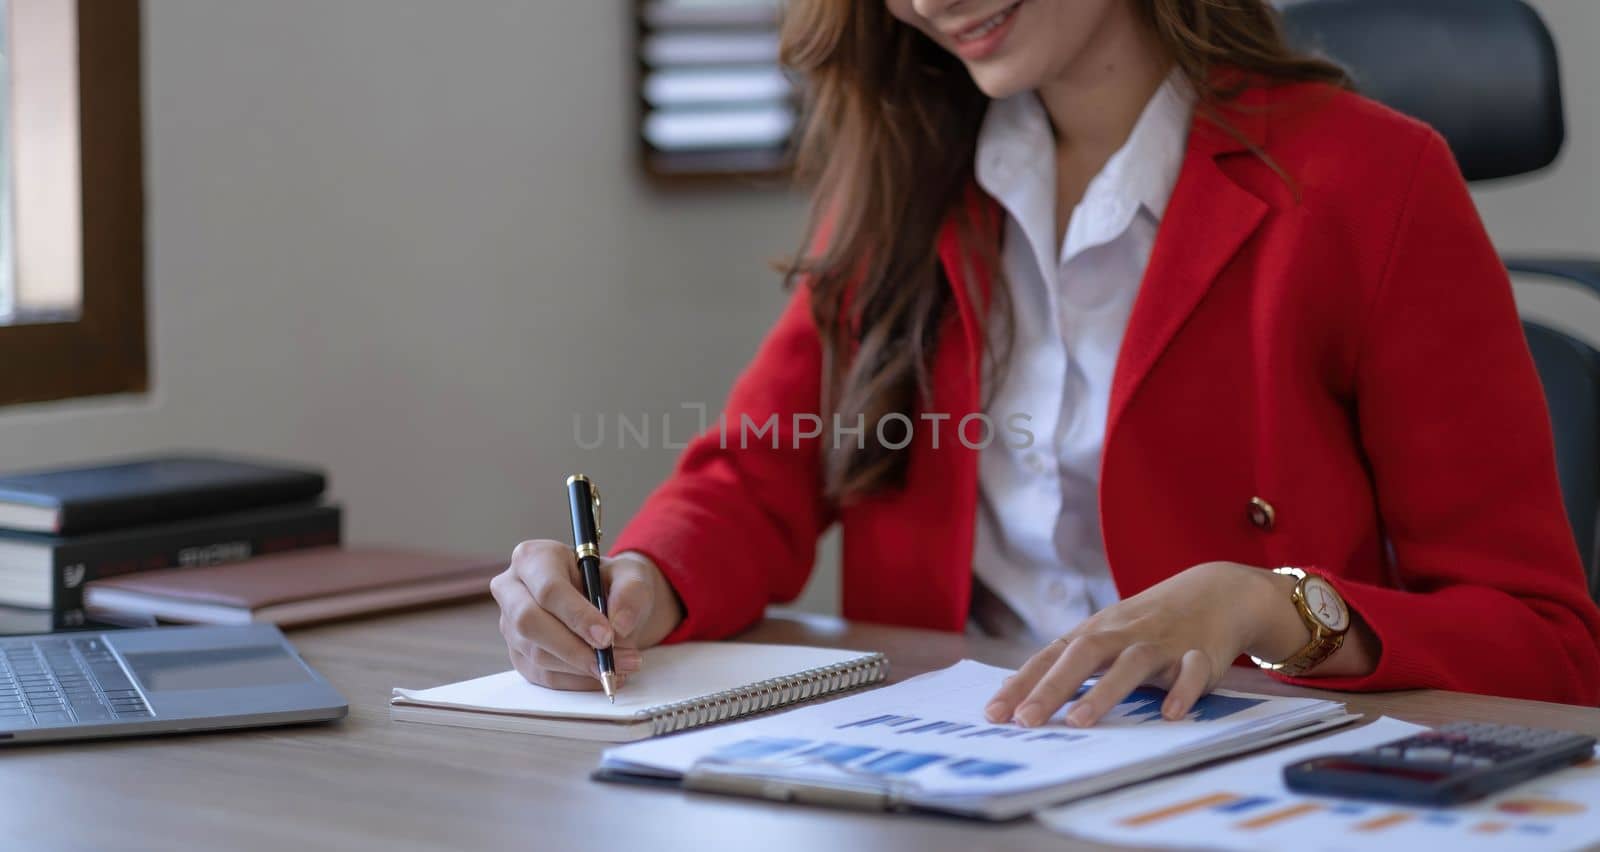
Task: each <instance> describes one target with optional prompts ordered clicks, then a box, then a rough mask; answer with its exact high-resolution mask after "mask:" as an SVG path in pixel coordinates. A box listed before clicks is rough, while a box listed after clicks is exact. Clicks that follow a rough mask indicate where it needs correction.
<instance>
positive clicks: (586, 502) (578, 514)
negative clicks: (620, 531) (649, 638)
mask: <svg viewBox="0 0 1600 852" xmlns="http://www.w3.org/2000/svg"><path fill="white" fill-rule="evenodd" d="M567 505H568V506H569V507H570V508H571V509H572V546H573V547H574V548H576V549H577V551H578V571H579V573H581V574H583V593H584V594H585V595H587V596H588V597H589V603H592V604H594V607H595V609H598V610H600V614H601V615H604V616H606V617H607V618H610V614H609V613H607V612H606V588H605V585H604V584H603V583H601V582H600V533H601V529H600V489H599V488H597V487H595V484H594V483H593V482H591V481H589V477H587V476H584V475H583V474H581V473H574V474H573V475H571V476H569V477H567ZM594 659H595V662H596V663H598V664H599V665H600V686H601V687H602V688H604V689H605V691H606V697H607V698H609V699H611V703H612V704H615V703H617V666H616V663H615V661H613V659H612V657H611V649H610V648H596V649H595V651H594Z"/></svg>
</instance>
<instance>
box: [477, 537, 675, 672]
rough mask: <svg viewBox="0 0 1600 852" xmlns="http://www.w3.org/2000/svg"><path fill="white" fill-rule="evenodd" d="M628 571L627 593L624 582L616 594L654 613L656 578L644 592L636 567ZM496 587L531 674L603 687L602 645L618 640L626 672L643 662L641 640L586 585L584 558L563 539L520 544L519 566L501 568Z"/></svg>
mask: <svg viewBox="0 0 1600 852" xmlns="http://www.w3.org/2000/svg"><path fill="white" fill-rule="evenodd" d="M620 575H621V576H620V579H622V580H624V581H625V582H622V584H621V585H622V588H621V589H620V597H619V596H617V595H616V594H615V593H616V592H617V591H618V590H613V591H614V596H613V599H615V600H620V601H621V602H622V603H623V604H624V606H625V607H626V608H628V609H629V610H630V611H631V612H633V613H641V612H642V613H644V614H646V615H647V614H648V612H649V605H650V600H649V598H650V595H649V586H648V583H646V585H645V589H644V594H643V595H640V590H639V588H638V583H637V582H635V581H634V579H632V578H631V577H630V572H629V571H626V570H624V571H622V572H620ZM489 589H490V592H491V593H492V594H493V595H494V598H495V600H496V601H497V602H498V603H499V605H500V633H501V636H503V637H504V639H505V642H506V648H507V650H508V651H509V653H510V656H511V662H512V666H513V667H514V668H515V669H516V670H517V671H518V672H519V673H521V674H522V676H523V677H524V678H526V679H527V680H528V681H529V682H532V683H537V684H540V685H543V686H549V687H551V688H553V689H595V688H598V687H599V685H600V683H599V676H600V672H599V667H598V664H597V661H596V659H595V648H596V647H611V648H612V652H613V660H614V662H615V663H616V670H617V674H618V675H619V676H622V677H624V678H625V677H626V676H627V675H629V674H631V673H634V672H637V671H638V670H639V667H640V664H641V657H640V654H639V649H638V646H637V644H636V643H634V642H632V641H630V640H629V639H628V638H627V637H626V636H623V635H622V634H621V631H619V630H616V629H614V627H613V625H612V624H610V623H609V622H608V621H607V620H606V618H605V616H603V615H601V614H600V611H599V610H598V609H596V608H595V607H594V605H593V604H591V603H590V602H589V599H588V598H587V597H585V596H584V595H582V594H581V593H580V592H579V591H578V571H577V564H576V558H575V556H574V554H573V552H572V550H571V549H570V548H568V547H566V546H565V545H563V544H561V543H560V542H555V541H530V542H524V543H523V544H521V545H519V546H518V547H517V550H516V552H515V553H514V554H513V556H512V564H511V567H510V568H507V569H506V570H505V571H504V572H503V573H501V574H500V575H498V576H496V577H495V578H494V580H493V581H491V582H490V584H489ZM596 628H598V630H597V629H596ZM600 637H603V642H602V640H601V638H600ZM613 640H616V641H615V644H613Z"/></svg>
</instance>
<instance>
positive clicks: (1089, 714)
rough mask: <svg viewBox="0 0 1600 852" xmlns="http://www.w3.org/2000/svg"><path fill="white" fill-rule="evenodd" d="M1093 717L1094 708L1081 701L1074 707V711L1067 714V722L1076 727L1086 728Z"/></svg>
mask: <svg viewBox="0 0 1600 852" xmlns="http://www.w3.org/2000/svg"><path fill="white" fill-rule="evenodd" d="M1093 718H1094V708H1093V707H1090V706H1089V705H1087V704H1084V703H1083V702H1081V701H1080V702H1078V706H1076V707H1074V708H1072V712H1070V713H1068V714H1067V724H1069V725H1071V726H1072V727H1074V728H1086V727H1088V726H1089V722H1090V720H1091V719H1093Z"/></svg>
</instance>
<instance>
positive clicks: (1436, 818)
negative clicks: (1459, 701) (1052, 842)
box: [1039, 719, 1600, 852]
mask: <svg viewBox="0 0 1600 852" xmlns="http://www.w3.org/2000/svg"><path fill="white" fill-rule="evenodd" d="M1422 730H1424V728H1423V727H1422V726H1420V725H1412V724H1409V723H1407V722H1401V721H1398V720H1395V719H1379V720H1377V721H1375V722H1373V723H1372V724H1370V725H1366V726H1365V727H1361V728H1357V729H1355V730H1351V731H1344V732H1341V733H1338V734H1334V735H1332V736H1329V737H1324V738H1322V739H1319V740H1316V741H1314V742H1308V743H1297V744H1295V745H1294V746H1291V747H1289V748H1284V749H1280V750H1278V751H1273V752H1269V753H1267V754H1263V755H1260V756H1254V757H1250V758H1247V759H1244V760H1239V761H1235V762H1233V763H1226V764H1223V765H1221V766H1219V767H1216V768H1213V769H1207V770H1204V771H1201V772H1195V773H1192V774H1187V775H1182V776H1178V777H1176V778H1172V779H1166V780H1162V781H1156V782H1153V783H1150V784H1144V785H1140V786H1138V787H1134V788H1131V789H1129V790H1125V791H1119V792H1116V793H1112V794H1109V795H1106V796H1099V797H1096V798H1092V799H1087V800H1084V801H1081V802H1075V803H1073V804H1070V805H1067V806H1064V807H1060V808H1053V809H1050V810H1047V811H1044V812H1043V813H1041V814H1040V815H1039V820H1040V821H1041V822H1043V823H1044V824H1045V825H1048V826H1050V827H1051V828H1053V829H1055V830H1057V831H1060V832H1062V833H1064V834H1071V835H1074V836H1076V837H1083V838H1087V839H1092V840H1098V841H1102V842H1105V843H1115V844H1128V845H1133V846H1139V847H1151V846H1168V847H1173V848H1196V849H1197V848H1206V849H1241V850H1257V849H1259V850H1276V849H1297V850H1302V852H1333V850H1350V849H1360V850H1363V852H1386V850H1398V852H1416V850H1424V849H1449V850H1450V852H1478V850H1484V852H1489V850H1501V849H1516V850H1518V852H1538V851H1539V850H1555V849H1584V848H1591V847H1593V846H1594V845H1595V844H1597V843H1600V761H1596V760H1590V761H1588V762H1587V763H1584V764H1580V765H1578V766H1575V767H1572V768H1571V769H1565V770H1562V771H1560V772H1556V773H1552V774H1550V775H1546V776H1542V777H1540V778H1537V779H1534V780H1532V781H1529V782H1527V783H1525V784H1522V785H1520V786H1518V787H1513V788H1512V789H1510V790H1506V791H1504V792H1501V793H1497V794H1495V795H1493V796H1490V797H1489V798H1487V799H1484V800H1483V801H1481V802H1475V803H1472V804H1470V805H1462V806H1458V807H1453V808H1416V807H1408V806H1397V805H1386V804H1383V803H1381V802H1364V801H1361V802H1358V801H1348V800H1341V799H1334V798H1328V797H1323V796H1302V795H1300V794H1298V793H1293V792H1290V790H1289V788H1288V787H1285V786H1284V784H1283V767H1285V766H1287V765H1289V764H1290V763H1293V762H1295V761H1297V760H1303V759H1305V758H1309V757H1314V756H1316V755H1319V754H1330V753H1340V752H1350V751H1359V750H1361V749H1365V748H1371V747H1373V746H1376V745H1379V744H1381V743H1386V742H1390V741H1393V740H1397V739H1400V738H1402V737H1407V736H1410V735H1412V734H1415V733H1417V732H1419V731H1422Z"/></svg>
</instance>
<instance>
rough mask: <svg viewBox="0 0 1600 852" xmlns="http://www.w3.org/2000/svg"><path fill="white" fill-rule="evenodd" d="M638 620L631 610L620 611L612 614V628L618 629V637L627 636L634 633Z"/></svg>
mask: <svg viewBox="0 0 1600 852" xmlns="http://www.w3.org/2000/svg"><path fill="white" fill-rule="evenodd" d="M636 618H637V616H635V615H634V614H633V610H631V609H623V610H618V611H616V612H613V613H612V614H611V626H612V627H613V628H615V629H616V631H617V635H618V636H627V635H628V634H630V633H632V632H633V626H634V620H635V619H636Z"/></svg>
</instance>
